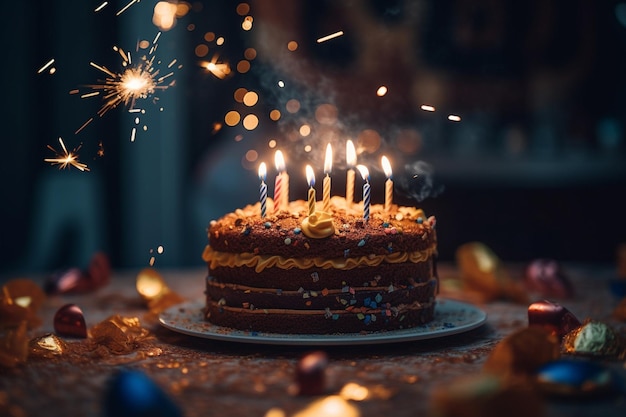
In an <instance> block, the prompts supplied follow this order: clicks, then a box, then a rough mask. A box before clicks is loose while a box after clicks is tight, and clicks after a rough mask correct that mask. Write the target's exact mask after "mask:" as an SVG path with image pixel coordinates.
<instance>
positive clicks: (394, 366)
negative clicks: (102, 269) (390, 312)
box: [0, 265, 626, 417]
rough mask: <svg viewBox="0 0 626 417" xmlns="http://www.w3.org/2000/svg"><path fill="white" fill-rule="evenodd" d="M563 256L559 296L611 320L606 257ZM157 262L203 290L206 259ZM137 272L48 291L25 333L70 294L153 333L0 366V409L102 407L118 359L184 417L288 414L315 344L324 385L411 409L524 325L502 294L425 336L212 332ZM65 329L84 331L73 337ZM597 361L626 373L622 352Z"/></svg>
mask: <svg viewBox="0 0 626 417" xmlns="http://www.w3.org/2000/svg"><path fill="white" fill-rule="evenodd" d="M564 268H565V269H566V271H568V273H569V276H570V278H571V280H572V282H573V284H574V287H575V290H576V296H575V297H574V298H572V299H569V300H563V301H559V303H560V304H562V305H564V306H565V307H566V308H567V309H568V310H570V311H571V312H572V313H574V315H576V316H577V317H578V318H579V319H581V320H583V319H585V318H593V319H597V320H608V318H609V316H610V313H611V311H612V310H613V308H614V307H615V306H616V305H617V303H618V302H619V299H618V298H616V297H615V296H613V295H612V294H611V293H610V291H609V287H608V280H609V279H611V278H613V277H614V268H612V267H611V266H585V265H566V266H565V267H564ZM509 269H510V271H509V272H510V275H511V276H513V277H514V278H515V277H519V276H521V275H520V271H521V267H520V266H511V267H510V268H509ZM157 270H158V271H159V272H160V273H161V275H162V276H163V278H164V279H165V281H166V282H167V284H168V285H169V286H170V288H171V289H172V290H174V291H175V292H177V293H178V294H180V295H181V296H182V297H184V298H185V299H186V300H197V299H201V298H202V294H203V285H204V281H203V278H204V275H205V270H204V269H196V270H185V271H175V270H159V269H158V268H157ZM137 272H138V271H118V272H116V273H115V274H114V275H113V277H112V279H111V282H110V283H109V284H108V285H107V286H105V287H103V288H101V289H99V290H97V291H95V292H92V293H87V294H80V295H55V296H50V297H48V298H47V300H46V302H45V305H44V307H43V308H42V310H41V311H40V312H39V316H40V318H41V319H42V321H43V324H42V325H41V326H40V327H38V328H35V329H33V330H32V331H31V334H30V336H31V337H37V336H41V335H44V334H46V333H51V332H53V317H54V314H55V312H56V311H57V310H58V309H59V308H60V307H61V306H63V305H65V304H67V303H73V304H76V305H78V306H79V307H81V309H82V310H83V313H84V316H85V320H86V323H87V327H92V326H93V325H95V324H97V323H98V322H100V321H101V320H104V319H106V318H107V317H109V316H111V315H114V314H119V315H121V316H124V317H138V318H139V319H140V320H141V324H142V326H143V327H144V328H146V329H148V330H149V331H150V336H151V337H149V338H148V339H147V340H146V341H143V342H142V343H139V344H138V346H137V347H136V349H134V350H133V352H131V353H129V354H126V355H112V354H103V353H102V352H99V353H97V354H96V353H95V352H89V353H87V354H85V355H66V356H61V357H59V358H54V359H36V360H30V359H29V360H28V361H27V362H26V363H25V364H24V365H21V366H19V367H16V368H13V369H0V411H2V410H5V412H6V411H7V410H8V411H9V412H10V413H9V415H14V416H71V415H81V416H88V415H94V416H95V415H102V406H103V402H104V400H103V398H104V392H105V389H106V386H107V384H108V382H109V381H110V378H111V376H112V375H113V374H114V373H116V372H117V371H118V370H119V369H122V368H124V369H134V370H140V371H142V372H144V373H145V374H147V375H148V376H149V377H150V378H151V379H152V380H153V381H154V382H155V383H156V384H157V385H158V386H160V387H161V388H162V389H163V390H164V391H165V392H166V393H167V395H168V396H169V397H170V398H171V399H172V400H173V401H174V402H175V403H176V404H178V406H179V407H180V408H181V410H182V412H183V415H185V416H188V417H190V416H207V415H209V416H210V415H217V414H218V413H219V414H221V415H227V416H264V415H265V414H266V413H267V411H268V410H270V409H273V408H279V409H281V410H283V411H284V412H285V413H286V415H292V414H294V413H296V412H297V411H299V410H302V409H304V408H305V407H306V406H307V405H308V404H310V403H311V402H312V401H314V400H315V399H317V398H319V397H311V396H302V395H297V394H295V393H294V383H295V382H294V381H295V380H294V376H295V367H296V364H297V362H298V359H299V358H300V357H301V356H302V355H303V354H305V353H307V352H309V351H312V350H319V349H323V350H324V351H325V352H326V353H327V355H328V357H329V364H328V367H327V370H326V388H327V394H328V395H330V394H335V393H338V392H339V391H340V390H341V388H342V387H343V386H344V385H345V384H347V383H349V382H355V383H357V384H360V385H362V386H365V387H367V388H368V389H369V392H370V394H371V395H370V397H369V398H368V399H366V400H364V401H360V402H355V405H356V406H357V407H358V409H359V410H360V413H361V415H362V416H381V415H384V414H385V413H393V415H394V416H398V417H401V416H415V415H419V414H427V413H428V411H429V410H430V402H429V398H430V394H431V391H432V390H433V389H434V388H436V387H440V386H443V385H445V384H446V383H449V382H450V381H453V380H455V379H456V378H459V377H462V376H467V375H469V374H477V373H480V372H481V370H482V366H483V363H484V361H485V359H486V358H487V356H488V355H489V354H490V352H491V351H492V349H493V347H494V346H495V345H496V344H497V343H498V342H499V341H501V340H502V338H503V337H505V336H506V335H508V334H510V333H511V332H513V331H515V330H518V329H520V328H523V327H525V326H527V308H528V305H527V304H523V305H522V304H516V303H513V302H510V301H506V300H502V301H492V302H488V303H481V304H480V305H479V307H480V308H481V309H482V310H484V311H485V312H486V313H487V315H488V317H487V322H486V324H485V325H483V326H481V327H479V328H477V329H474V330H471V331H468V332H465V333H461V334H456V335H450V336H446V337H442V338H437V339H431V340H418V341H410V342H401V343H391V344H375V345H357V346H330V347H319V346H299V345H298V346H280V345H257V344H247V343H245V344H242V343H236V342H225V341H217V340H210V339H204V338H197V337H193V336H189V335H185V334H181V333H177V332H174V331H171V330H169V329H166V328H164V327H162V326H161V325H160V324H159V322H158V320H156V318H155V317H154V316H152V315H150V314H149V312H148V309H147V307H146V306H145V303H144V302H143V301H142V300H141V298H140V297H139V295H138V293H137V291H136V289H135V278H136V274H137ZM439 273H440V277H441V279H442V280H443V281H444V282H446V280H453V279H455V278H456V277H457V276H458V272H457V270H456V269H455V267H454V265H441V266H440V268H439ZM445 295H446V294H443V296H445ZM64 340H65V341H67V342H68V343H81V341H80V339H66V338H64ZM605 363H606V365H607V366H609V367H611V368H613V369H615V371H616V372H617V373H618V374H621V376H622V377H626V375H625V374H626V367H625V363H624V362H619V361H607V362H605ZM545 405H546V407H545V410H546V415H548V416H578V415H580V416H582V415H591V414H592V413H593V414H594V415H595V414H596V413H598V415H615V416H617V415H620V416H623V415H626V414H625V413H626V395H624V394H620V395H616V396H611V397H608V398H600V399H592V400H585V401H556V400H552V399H545ZM3 406H4V408H3ZM0 414H2V413H1V412H0Z"/></svg>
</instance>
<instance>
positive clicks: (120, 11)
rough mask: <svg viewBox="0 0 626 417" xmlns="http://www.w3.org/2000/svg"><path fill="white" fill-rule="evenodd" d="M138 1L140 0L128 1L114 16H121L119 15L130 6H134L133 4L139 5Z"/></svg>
mask: <svg viewBox="0 0 626 417" xmlns="http://www.w3.org/2000/svg"><path fill="white" fill-rule="evenodd" d="M140 1H141V0H130V1H129V2H128V4H127V5H126V6H124V7H122V8H121V9H120V10H119V11H118V12H117V13H115V16H119V15H121V14H122V13H124V12H125V11H126V10H127V9H128V8H129V7H130V6H132V5H133V4H135V3H139V2H140Z"/></svg>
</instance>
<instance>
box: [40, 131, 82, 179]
mask: <svg viewBox="0 0 626 417" xmlns="http://www.w3.org/2000/svg"><path fill="white" fill-rule="evenodd" d="M59 143H60V144H61V148H62V149H63V152H62V153H61V152H58V151H57V150H56V149H54V148H53V147H52V146H50V145H48V149H50V150H51V151H52V152H54V153H55V154H56V158H46V159H44V162H50V163H51V164H52V165H59V169H65V168H67V167H68V166H70V165H71V166H73V167H74V168H76V169H79V170H81V171H89V168H88V167H87V164H83V163H82V162H79V161H78V154H76V152H77V151H78V150H79V149H80V146H78V148H76V149H74V150H73V151H72V152H68V151H67V148H66V147H65V143H63V139H62V138H59Z"/></svg>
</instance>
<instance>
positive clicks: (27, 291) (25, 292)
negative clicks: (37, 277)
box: [0, 278, 46, 329]
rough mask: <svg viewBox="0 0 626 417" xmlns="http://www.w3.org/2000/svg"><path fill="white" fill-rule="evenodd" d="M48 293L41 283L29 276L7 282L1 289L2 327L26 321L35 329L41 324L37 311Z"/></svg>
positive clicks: (0, 313) (30, 327) (0, 324)
mask: <svg viewBox="0 0 626 417" xmlns="http://www.w3.org/2000/svg"><path fill="white" fill-rule="evenodd" d="M45 299H46V295H45V294H44V293H43V291H42V290H41V288H40V287H39V285H37V284H36V283H35V282H34V281H32V280H30V279H27V278H17V279H12V280H9V281H8V282H6V283H5V284H4V285H3V286H2V290H1V291H0V328H3V327H16V326H19V325H20V324H21V323H22V322H23V321H26V323H27V325H28V328H29V329H33V328H35V327H37V326H39V325H40V324H41V319H40V318H39V317H38V316H37V312H38V311H39V309H40V308H41V306H42V304H43V302H44V301H45Z"/></svg>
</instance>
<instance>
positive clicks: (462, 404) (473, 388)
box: [429, 374, 544, 417]
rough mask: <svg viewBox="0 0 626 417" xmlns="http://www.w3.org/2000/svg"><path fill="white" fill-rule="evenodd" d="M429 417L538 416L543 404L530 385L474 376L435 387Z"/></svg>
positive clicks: (542, 411)
mask: <svg viewBox="0 0 626 417" xmlns="http://www.w3.org/2000/svg"><path fill="white" fill-rule="evenodd" d="M429 415H430V416H431V417H503V416H506V417H541V416H542V415H544V405H543V401H542V400H541V398H540V397H539V395H538V394H537V392H536V391H535V390H534V389H533V388H532V386H531V384H525V383H521V382H520V381H510V380H506V379H503V378H501V377H497V376H495V375H490V374H477V375H472V376H465V377H460V378H457V379H456V380H453V381H452V382H451V383H447V384H445V385H441V386H439V387H435V389H434V390H433V392H432V394H431V397H430V414H429Z"/></svg>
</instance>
